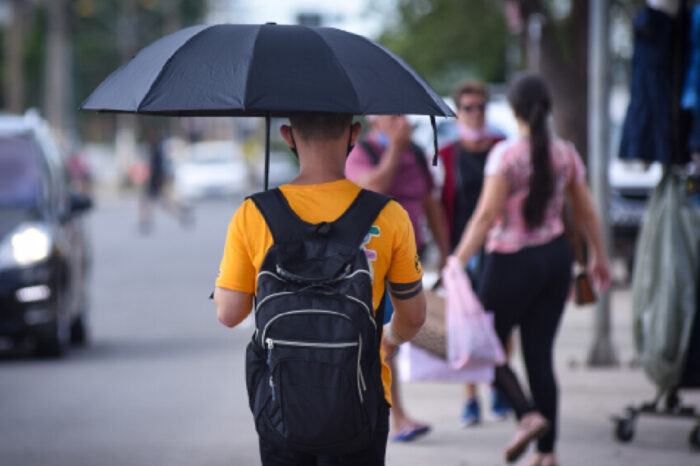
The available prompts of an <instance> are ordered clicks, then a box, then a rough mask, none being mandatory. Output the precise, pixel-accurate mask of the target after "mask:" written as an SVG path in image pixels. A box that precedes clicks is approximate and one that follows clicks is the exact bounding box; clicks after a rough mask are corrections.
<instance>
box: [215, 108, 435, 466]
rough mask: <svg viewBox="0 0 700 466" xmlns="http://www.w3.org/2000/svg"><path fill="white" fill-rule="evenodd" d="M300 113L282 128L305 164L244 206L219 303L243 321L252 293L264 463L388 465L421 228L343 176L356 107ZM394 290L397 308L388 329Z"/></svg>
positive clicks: (226, 318) (412, 317)
mask: <svg viewBox="0 0 700 466" xmlns="http://www.w3.org/2000/svg"><path fill="white" fill-rule="evenodd" d="M290 123H291V126H288V125H284V126H282V128H281V134H282V137H283V138H284V139H285V141H286V142H287V144H288V145H289V146H290V148H292V149H293V150H295V152H296V153H297V154H298V157H299V165H300V173H299V176H298V177H297V178H296V179H295V180H294V181H292V182H291V183H289V184H287V185H283V186H281V187H280V188H279V190H273V191H268V192H266V193H261V194H258V195H255V196H253V197H252V198H249V199H247V200H246V201H245V202H244V203H243V204H242V205H241V207H240V208H239V209H238V211H237V212H236V214H235V215H234V217H233V219H232V221H231V224H230V226H229V230H228V234H227V238H226V246H225V249H224V255H223V259H222V262H221V267H220V274H219V277H218V279H217V281H216V291H215V293H214V301H215V304H216V307H217V312H218V317H219V320H220V321H221V322H222V323H223V324H224V325H226V326H228V327H233V326H235V325H237V324H239V323H240V322H241V321H242V320H243V319H244V318H245V317H246V316H247V315H248V313H249V312H250V311H251V307H252V304H253V299H254V298H255V304H256V307H255V316H256V332H255V335H254V337H253V341H251V343H250V344H249V347H248V352H247V369H246V372H247V385H248V392H249V397H250V404H251V409H252V410H253V413H254V417H255V422H256V429H257V430H258V433H259V436H260V455H261V460H262V463H263V465H265V466H270V465H336V464H337V465H340V464H363V465H383V464H384V456H385V451H386V440H387V435H388V416H389V404H390V403H391V398H390V394H389V387H390V385H391V373H390V371H389V368H388V366H387V365H386V364H385V362H384V357H385V355H391V354H392V353H393V352H394V351H395V350H396V347H397V346H398V345H399V344H401V343H402V342H404V341H407V340H409V339H410V338H412V337H413V336H414V335H415V334H416V333H417V332H418V330H419V329H420V327H421V325H422V323H423V321H424V319H425V298H424V296H423V292H422V285H421V278H422V269H421V265H420V261H419V260H418V256H417V253H416V247H415V239H414V232H413V228H412V226H411V222H410V220H409V217H408V214H407V213H406V211H405V210H404V209H403V208H401V206H399V205H398V204H397V203H396V202H394V201H391V200H388V198H383V197H381V196H380V195H378V194H376V193H371V192H368V191H364V190H362V189H361V188H360V187H359V186H357V185H355V184H354V183H352V182H350V181H348V180H347V179H346V178H345V172H344V170H345V159H346V157H347V154H348V153H349V151H350V150H351V149H352V146H353V144H354V143H355V141H356V139H357V136H358V135H359V132H360V128H361V125H360V124H359V123H353V122H352V115H348V114H339V113H320V112H298V113H293V114H292V115H290ZM362 230H366V231H362ZM358 233H359V234H358ZM294 258H299V260H294ZM385 282H386V283H388V290H385ZM385 292H389V293H391V296H392V297H393V299H394V307H395V310H394V315H393V317H392V319H391V321H390V322H389V323H387V324H386V325H384V326H383V329H382V326H381V320H380V319H381V317H382V314H383V311H384V309H383V301H384V299H383V298H384V294H385ZM364 309H366V310H368V311H369V312H368V313H366V314H363V312H364V311H363V310H364ZM377 322H379V324H377ZM382 330H383V331H382ZM380 342H381V345H380Z"/></svg>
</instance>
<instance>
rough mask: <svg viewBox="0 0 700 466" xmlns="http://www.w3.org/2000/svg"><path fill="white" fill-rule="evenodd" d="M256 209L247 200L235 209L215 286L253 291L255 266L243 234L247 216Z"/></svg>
mask: <svg viewBox="0 0 700 466" xmlns="http://www.w3.org/2000/svg"><path fill="white" fill-rule="evenodd" d="M254 211H255V212H257V211H256V209H255V207H254V206H253V205H252V201H250V200H247V201H246V202H244V203H243V204H242V205H241V206H240V207H239V208H238V210H237V211H236V213H235V214H234V216H233V219H232V220H231V223H230V224H229V227H228V232H227V234H226V244H225V246H224V255H223V258H222V259H221V265H220V267H219V276H218V278H217V279H216V286H218V287H221V288H228V289H230V290H234V291H240V292H243V293H251V294H253V293H255V267H254V265H253V260H252V256H251V252H250V248H249V245H248V241H247V238H246V235H245V231H246V229H245V225H246V223H248V220H249V219H248V217H250V216H251V215H253V214H254V213H255V212H254Z"/></svg>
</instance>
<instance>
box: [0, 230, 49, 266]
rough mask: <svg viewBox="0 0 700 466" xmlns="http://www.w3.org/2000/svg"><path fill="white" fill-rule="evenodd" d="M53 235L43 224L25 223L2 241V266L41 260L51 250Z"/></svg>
mask: <svg viewBox="0 0 700 466" xmlns="http://www.w3.org/2000/svg"><path fill="white" fill-rule="evenodd" d="M51 246H52V244H51V236H50V235H49V232H48V230H47V229H46V227H44V226H43V225H41V224H37V223H24V224H22V225H20V226H18V227H17V228H15V229H14V230H13V231H12V232H11V233H10V234H8V235H7V236H6V237H5V238H4V240H3V241H2V243H0V268H4V267H10V266H15V265H19V266H26V265H31V264H35V263H37V262H41V261H43V260H44V259H46V258H47V257H48V256H49V253H50V252H51Z"/></svg>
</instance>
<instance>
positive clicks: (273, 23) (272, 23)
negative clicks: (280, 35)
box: [265, 21, 277, 26]
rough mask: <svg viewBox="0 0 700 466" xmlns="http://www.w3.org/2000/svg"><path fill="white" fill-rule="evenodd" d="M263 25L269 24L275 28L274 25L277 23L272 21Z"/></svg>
mask: <svg viewBox="0 0 700 466" xmlns="http://www.w3.org/2000/svg"><path fill="white" fill-rule="evenodd" d="M265 24H271V25H273V26H276V25H277V23H275V22H274V21H268V22H267V23H265Z"/></svg>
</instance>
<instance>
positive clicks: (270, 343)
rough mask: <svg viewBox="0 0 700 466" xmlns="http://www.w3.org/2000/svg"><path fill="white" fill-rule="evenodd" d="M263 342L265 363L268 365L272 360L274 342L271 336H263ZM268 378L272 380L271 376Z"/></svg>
mask: <svg viewBox="0 0 700 466" xmlns="http://www.w3.org/2000/svg"><path fill="white" fill-rule="evenodd" d="M265 343H266V344H267V365H268V366H269V365H270V363H271V362H272V348H274V347H275V342H274V341H272V338H265ZM270 380H272V377H270Z"/></svg>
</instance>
